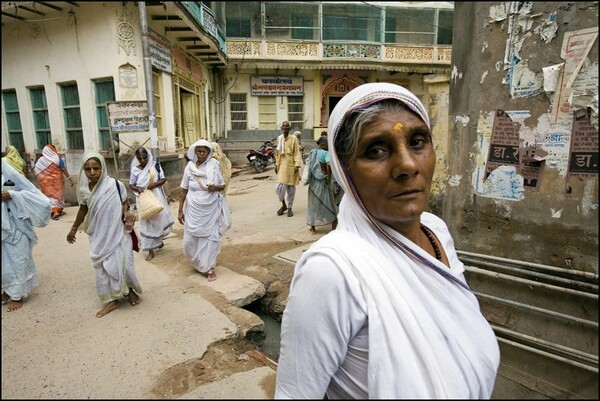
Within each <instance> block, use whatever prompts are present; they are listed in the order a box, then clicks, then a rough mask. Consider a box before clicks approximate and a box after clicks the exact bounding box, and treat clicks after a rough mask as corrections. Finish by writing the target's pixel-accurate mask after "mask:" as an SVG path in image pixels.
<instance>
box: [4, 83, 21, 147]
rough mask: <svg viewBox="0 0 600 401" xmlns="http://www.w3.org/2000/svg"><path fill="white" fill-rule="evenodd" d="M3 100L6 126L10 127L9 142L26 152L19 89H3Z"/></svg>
mask: <svg viewBox="0 0 600 401" xmlns="http://www.w3.org/2000/svg"><path fill="white" fill-rule="evenodd" d="M2 100H3V101H4V114H5V117H6V128H7V129H8V143H10V144H11V145H12V146H14V147H15V148H16V149H17V150H18V151H19V152H20V153H24V152H25V142H24V141H23V127H22V126H21V113H20V112H19V102H18V100H17V91H16V90H14V89H9V90H5V91H3V92H2Z"/></svg>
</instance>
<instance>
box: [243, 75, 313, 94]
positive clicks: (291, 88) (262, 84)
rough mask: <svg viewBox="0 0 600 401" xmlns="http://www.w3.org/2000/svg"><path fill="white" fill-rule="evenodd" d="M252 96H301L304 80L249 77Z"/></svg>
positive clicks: (298, 78) (297, 78)
mask: <svg viewBox="0 0 600 401" xmlns="http://www.w3.org/2000/svg"><path fill="white" fill-rule="evenodd" d="M250 93H251V94H252V96H302V95H304V79H303V78H302V77H259V76H252V77H250Z"/></svg>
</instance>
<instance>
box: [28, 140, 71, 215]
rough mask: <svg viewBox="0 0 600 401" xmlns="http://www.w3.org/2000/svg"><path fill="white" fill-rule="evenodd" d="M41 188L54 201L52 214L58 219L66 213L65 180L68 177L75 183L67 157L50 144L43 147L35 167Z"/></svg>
mask: <svg viewBox="0 0 600 401" xmlns="http://www.w3.org/2000/svg"><path fill="white" fill-rule="evenodd" d="M33 171H34V172H35V176H36V178H37V181H38V183H39V184H40V189H41V190H42V192H43V193H44V195H46V196H47V197H48V198H50V201H51V202H52V211H51V216H50V217H52V219H53V220H58V218H59V216H62V215H63V214H65V213H64V211H63V209H64V207H65V203H64V197H65V181H64V179H63V176H64V177H67V179H68V180H69V184H71V186H73V185H75V182H74V181H73V177H71V176H70V175H69V172H68V171H67V166H66V165H65V159H63V158H62V157H60V156H59V155H58V152H57V151H56V148H54V146H52V145H50V144H48V145H46V146H44V149H42V156H41V157H40V158H39V159H38V161H37V162H36V163H35V167H34V168H33Z"/></svg>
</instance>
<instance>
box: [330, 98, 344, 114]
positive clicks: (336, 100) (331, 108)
mask: <svg viewBox="0 0 600 401" xmlns="http://www.w3.org/2000/svg"><path fill="white" fill-rule="evenodd" d="M341 99H342V97H341V96H329V114H328V116H330V115H331V112H332V111H333V109H334V108H335V105H336V104H338V102H339V101H340V100H341Z"/></svg>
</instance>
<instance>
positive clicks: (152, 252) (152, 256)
mask: <svg viewBox="0 0 600 401" xmlns="http://www.w3.org/2000/svg"><path fill="white" fill-rule="evenodd" d="M152 259H154V251H153V250H152V249H150V252H148V256H146V260H152Z"/></svg>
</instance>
